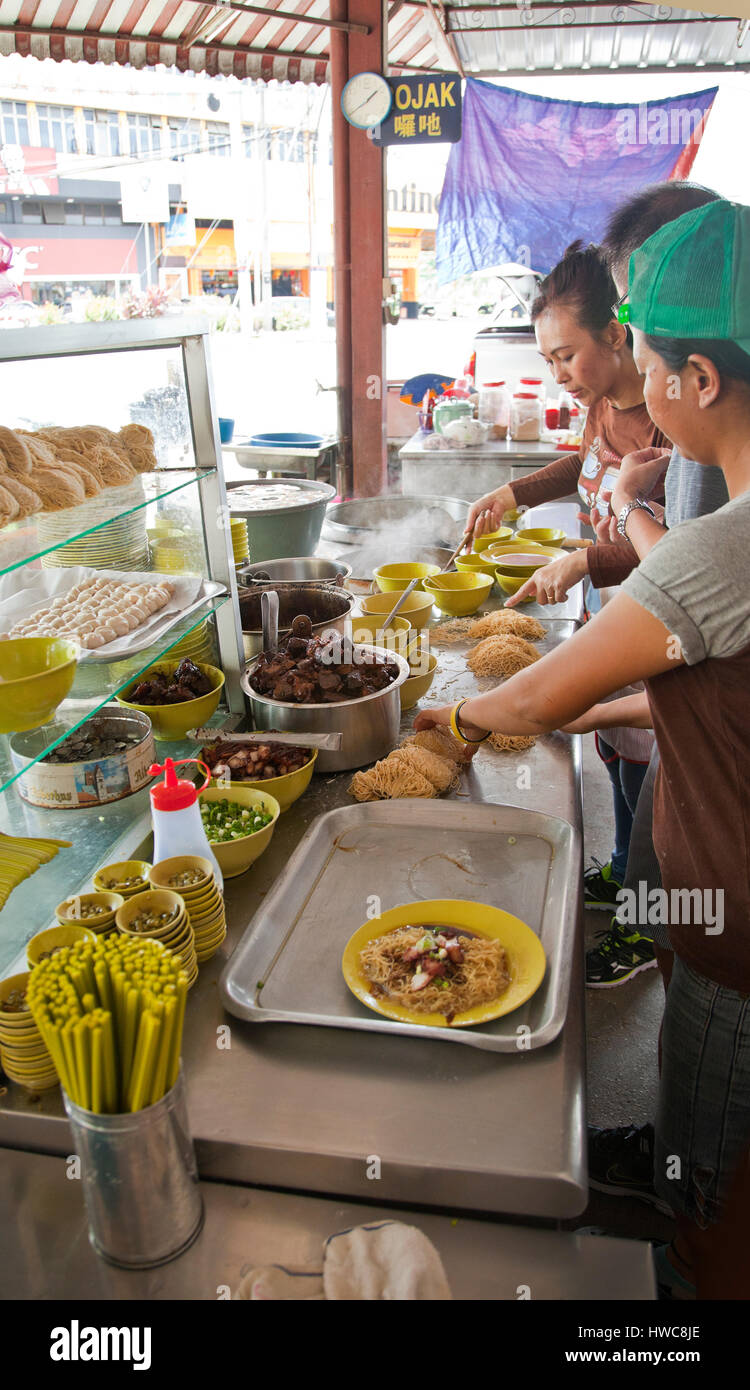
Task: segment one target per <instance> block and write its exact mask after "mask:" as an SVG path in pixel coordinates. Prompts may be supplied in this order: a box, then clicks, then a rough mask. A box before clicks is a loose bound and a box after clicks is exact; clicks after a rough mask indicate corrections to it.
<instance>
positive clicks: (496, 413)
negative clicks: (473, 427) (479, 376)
mask: <svg viewBox="0 0 750 1390" xmlns="http://www.w3.org/2000/svg"><path fill="white" fill-rule="evenodd" d="M479 419H480V420H481V422H482V424H483V425H489V427H490V439H506V438H507V435H508V426H509V424H510V392H509V391H508V389H507V388H506V385H505V382H504V381H488V382H487V383H486V384H485V385H484V386H482V387H480V390H479Z"/></svg>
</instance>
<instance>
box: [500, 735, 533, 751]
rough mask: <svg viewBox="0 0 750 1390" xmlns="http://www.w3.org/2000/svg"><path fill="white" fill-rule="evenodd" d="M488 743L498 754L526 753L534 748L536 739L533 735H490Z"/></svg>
mask: <svg viewBox="0 0 750 1390" xmlns="http://www.w3.org/2000/svg"><path fill="white" fill-rule="evenodd" d="M488 742H489V743H490V744H491V745H492V747H493V748H496V749H497V751H498V753H525V752H526V749H527V748H533V747H534V744H535V743H536V739H535V738H534V736H533V734H490V736H489V739H488Z"/></svg>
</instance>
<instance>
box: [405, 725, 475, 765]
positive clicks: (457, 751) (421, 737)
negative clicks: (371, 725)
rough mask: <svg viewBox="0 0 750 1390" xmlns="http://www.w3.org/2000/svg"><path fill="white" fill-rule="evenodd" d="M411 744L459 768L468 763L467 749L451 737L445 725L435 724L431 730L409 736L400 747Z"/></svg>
mask: <svg viewBox="0 0 750 1390" xmlns="http://www.w3.org/2000/svg"><path fill="white" fill-rule="evenodd" d="M411 743H413V744H416V746H417V748H426V749H427V751H428V752H429V753H437V755H438V757H439V758H447V759H448V760H449V762H452V763H455V764H456V766H459V767H460V766H461V764H463V763H467V762H469V758H470V754H469V751H468V749H467V748H466V747H465V746H464V744H462V743H459V742H458V741H457V740H456V739H455V738H454V737H453V734H452V733H451V731H450V729H449V728H448V727H447V725H446V724H435V725H434V726H433V728H431V729H422V730H421V732H420V733H418V734H410V735H409V737H408V738H407V739H405V740H404V743H403V745H402V747H404V748H406V747H408V745H409V744H411Z"/></svg>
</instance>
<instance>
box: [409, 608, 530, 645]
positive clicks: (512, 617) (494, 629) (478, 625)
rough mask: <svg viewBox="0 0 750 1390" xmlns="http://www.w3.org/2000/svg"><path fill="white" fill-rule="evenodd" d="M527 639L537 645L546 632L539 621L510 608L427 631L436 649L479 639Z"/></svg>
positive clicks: (437, 626) (452, 619)
mask: <svg viewBox="0 0 750 1390" xmlns="http://www.w3.org/2000/svg"><path fill="white" fill-rule="evenodd" d="M508 635H512V636H514V637H526V638H528V639H531V640H532V641H536V642H540V641H541V640H542V639H543V638H544V637H545V636H546V628H544V627H543V626H542V624H541V623H540V622H539V619H538V618H531V617H529V615H528V614H527V613H514V612H513V611H512V610H511V609H510V608H501V609H500V610H499V611H498V612H496V613H485V614H484V615H483V616H482V617H481V618H451V619H450V621H448V622H445V623H436V625H435V627H431V628H430V641H431V642H434V643H436V645H437V646H451V645H453V643H455V642H466V641H470V642H478V641H479V640H480V638H482V637H502V636H508Z"/></svg>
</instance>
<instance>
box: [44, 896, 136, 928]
mask: <svg viewBox="0 0 750 1390" xmlns="http://www.w3.org/2000/svg"><path fill="white" fill-rule="evenodd" d="M124 901H125V899H124V898H123V896H122V894H121V893H110V892H103V893H99V892H97V893H74V894H73V895H72V896H71V897H70V898H66V899H65V902H62V903H58V904H57V907H56V908H55V916H56V918H57V920H58V922H59V924H60V926H61V927H72V926H76V927H88V929H89V931H92V932H100V931H101V930H102V928H103V927H105V926H109V925H111V924H112V922H114V920H115V913H116V912H117V909H118V907H122V905H123V903H124ZM87 907H106V909H107V911H106V914H105V913H103V912H102V913H97V914H96V915H95V916H92V915H91V913H88V915H87V913H86V909H87Z"/></svg>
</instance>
